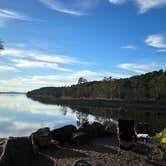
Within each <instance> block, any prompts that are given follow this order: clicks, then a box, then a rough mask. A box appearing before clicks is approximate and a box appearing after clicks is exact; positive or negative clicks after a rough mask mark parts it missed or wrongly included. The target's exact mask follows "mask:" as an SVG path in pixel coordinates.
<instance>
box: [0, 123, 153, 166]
mask: <svg viewBox="0 0 166 166" xmlns="http://www.w3.org/2000/svg"><path fill="white" fill-rule="evenodd" d="M138 149H139V148H138ZM147 153H148V148H147V146H146V145H142V147H141V148H140V151H137V152H135V151H134V152H132V151H122V150H120V149H119V147H118V140H117V126H116V125H115V124H113V123H109V122H105V123H103V124H100V123H98V122H94V123H92V124H89V123H84V124H83V125H82V126H81V127H80V128H78V129H77V128H76V127H75V126H73V125H67V126H64V127H62V128H58V129H54V130H50V129H49V128H42V129H39V130H37V131H36V132H34V133H32V134H31V135H30V136H29V137H21V138H19V137H17V138H14V137H9V138H8V139H0V166H79V165H82V166H90V165H92V166H93V165H94V166H107V165H108V166H114V165H115V166H116V165H117V164H118V165H124V166H125V165H128V166H130V165H132V166H133V165H140V166H142V165H152V164H151V163H148V162H147V161H146V160H147V157H146V155H147Z"/></svg>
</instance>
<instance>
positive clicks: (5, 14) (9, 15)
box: [0, 9, 32, 21]
mask: <svg viewBox="0 0 166 166" xmlns="http://www.w3.org/2000/svg"><path fill="white" fill-rule="evenodd" d="M0 18H2V19H15V20H26V21H30V20H32V18H30V17H28V16H26V15H24V14H22V13H19V12H17V11H14V10H8V9H0Z"/></svg>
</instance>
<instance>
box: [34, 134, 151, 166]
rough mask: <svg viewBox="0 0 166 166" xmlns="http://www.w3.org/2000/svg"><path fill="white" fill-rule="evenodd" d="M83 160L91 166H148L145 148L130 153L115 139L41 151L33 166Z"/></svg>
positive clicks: (64, 165) (64, 164) (67, 165)
mask: <svg viewBox="0 0 166 166" xmlns="http://www.w3.org/2000/svg"><path fill="white" fill-rule="evenodd" d="M79 159H83V160H87V161H89V162H90V163H91V164H92V166H149V165H151V164H149V163H148V162H147V146H146V145H145V144H137V146H136V148H135V149H134V150H132V151H124V150H121V149H119V147H118V141H117V138H115V137H107V138H98V139H95V140H93V141H91V142H89V144H87V145H82V146H72V145H57V144H53V145H51V146H50V147H48V148H46V149H44V150H42V151H41V152H40V155H39V156H38V157H36V159H35V161H34V163H33V164H34V166H72V165H73V163H74V161H76V160H79Z"/></svg>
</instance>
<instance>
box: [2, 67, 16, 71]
mask: <svg viewBox="0 0 166 166" xmlns="http://www.w3.org/2000/svg"><path fill="white" fill-rule="evenodd" d="M6 71H16V68H14V67H12V66H6V65H3V66H1V65H0V72H6Z"/></svg>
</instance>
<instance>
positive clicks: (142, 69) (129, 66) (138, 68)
mask: <svg viewBox="0 0 166 166" xmlns="http://www.w3.org/2000/svg"><path fill="white" fill-rule="evenodd" d="M157 66H158V65H157V64H155V63H152V64H148V65H144V64H133V63H124V64H119V65H118V67H119V68H122V69H125V70H129V71H133V72H135V73H140V74H142V73H146V72H150V71H153V70H155V69H156V67H157Z"/></svg>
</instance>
